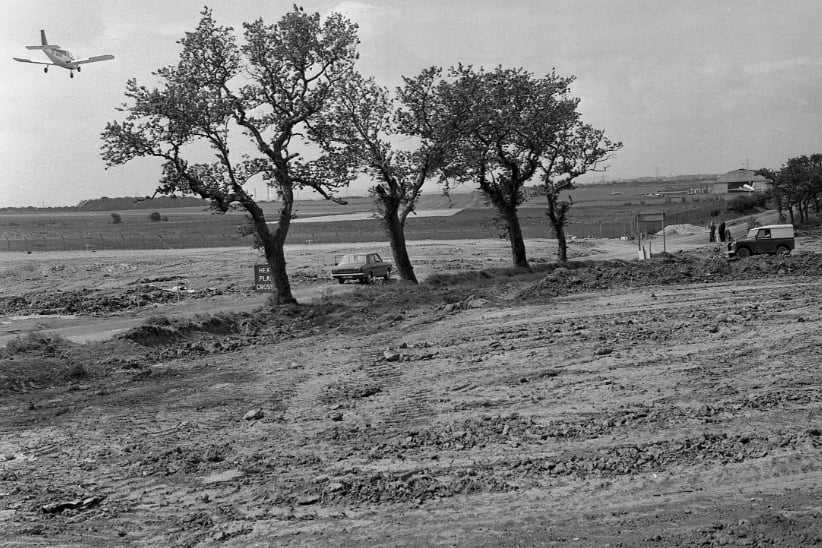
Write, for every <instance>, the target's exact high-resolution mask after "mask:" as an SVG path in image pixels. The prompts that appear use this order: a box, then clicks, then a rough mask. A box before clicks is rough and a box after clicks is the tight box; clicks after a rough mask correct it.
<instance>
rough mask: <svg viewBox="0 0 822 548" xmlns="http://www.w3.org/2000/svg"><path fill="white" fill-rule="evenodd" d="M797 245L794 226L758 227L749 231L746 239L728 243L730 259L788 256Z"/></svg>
mask: <svg viewBox="0 0 822 548" xmlns="http://www.w3.org/2000/svg"><path fill="white" fill-rule="evenodd" d="M795 245H796V244H795V240H794V231H793V225H766V226H757V227H754V228H752V229H750V230H748V233H747V234H746V235H745V237H744V238H741V239H739V240H732V241H730V242H728V257H739V258H740V259H744V258H745V257H749V256H750V255H760V254H766V253H767V254H771V255H787V254H788V253H790V252H791V251H792V250H793V249H794V247H795Z"/></svg>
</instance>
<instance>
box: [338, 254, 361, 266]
mask: <svg viewBox="0 0 822 548" xmlns="http://www.w3.org/2000/svg"><path fill="white" fill-rule="evenodd" d="M365 257H366V256H365V255H344V256H343V258H342V260H341V261H340V264H363V263H365Z"/></svg>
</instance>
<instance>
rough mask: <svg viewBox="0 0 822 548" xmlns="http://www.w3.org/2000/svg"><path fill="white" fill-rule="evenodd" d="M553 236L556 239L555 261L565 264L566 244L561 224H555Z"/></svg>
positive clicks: (566, 259)
mask: <svg viewBox="0 0 822 548" xmlns="http://www.w3.org/2000/svg"><path fill="white" fill-rule="evenodd" d="M554 234H555V235H556V237H557V260H558V261H559V262H561V263H567V262H568V242H567V241H566V239H565V225H564V224H563V223H557V224H555V225H554Z"/></svg>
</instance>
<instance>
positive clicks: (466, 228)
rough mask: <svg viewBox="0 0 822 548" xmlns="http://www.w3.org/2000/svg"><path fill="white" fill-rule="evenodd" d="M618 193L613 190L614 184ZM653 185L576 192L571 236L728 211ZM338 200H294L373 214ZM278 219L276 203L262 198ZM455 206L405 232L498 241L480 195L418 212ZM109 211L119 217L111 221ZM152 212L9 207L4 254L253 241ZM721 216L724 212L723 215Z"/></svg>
mask: <svg viewBox="0 0 822 548" xmlns="http://www.w3.org/2000/svg"><path fill="white" fill-rule="evenodd" d="M617 188H618V189H619V190H616V189H617ZM655 188H656V187H653V186H648V185H647V184H621V185H616V184H608V185H588V186H583V187H580V188H578V189H576V190H575V191H574V192H573V194H572V195H573V198H574V206H573V207H572V209H571V211H570V213H569V224H568V227H567V234H568V236H574V237H578V238H585V237H606V238H618V237H621V236H628V237H630V236H632V235H633V234H634V233H635V231H636V227H635V224H634V222H633V219H634V215H635V213H636V212H637V211H640V212H650V211H653V212H658V211H664V212H665V214H666V219H667V223H668V224H698V225H705V224H707V223H708V222H710V219H711V212H715V211H720V210H723V209H724V201H723V200H722V197H719V196H714V195H711V194H696V195H681V196H680V195H676V196H670V195H669V196H648V194H651V193H652V192H653V191H654V189H655ZM347 200H348V204H346V205H339V204H335V203H333V202H329V201H326V200H303V201H299V202H297V204H296V208H295V209H296V215H297V219H298V220H299V219H307V218H310V217H317V216H328V215H347V214H352V213H367V212H370V211H371V207H372V202H371V199H370V198H368V197H353V198H348V199H347ZM262 206H263V208H264V210H265V211H266V214H267V215H269V218H270V219H271V220H273V219H274V218H275V212H276V210H277V206H278V204H277V203H275V202H263V203H262ZM449 208H452V209H455V210H458V212H457V213H456V214H454V215H451V216H442V217H423V216H419V217H417V216H414V215H412V216H410V217H409V219H408V222H407V227H406V234H407V237H408V239H409V240H431V239H468V238H500V237H504V236H505V231H504V229H502V228H501V227H500V226H499V224H498V223H497V222H496V220H495V219H496V216H495V212H494V210H493V209H492V208H490V207H489V206H487V205H486V204H485V203H484V200H483V199H482V197H481V196H480V195H479V194H478V193H454V194H452V195H451V196H450V197H446V196H443V195H441V194H434V193H431V194H428V195H424V196H423V197H422V199H421V201H420V203H419V206H418V210H420V211H425V210H444V209H449ZM112 213H116V214H118V215H119V218H120V220H121V222H119V223H114V219H113V217H112ZM150 213H152V210H145V209H141V210H122V211H116V212H111V211H107V212H101V211H95V212H64V211H60V212H53V211H49V210H41V211H30V210H26V211H5V212H3V213H2V214H0V251H48V250H52V251H55V250H72V249H75V250H82V249H87V250H96V249H159V248H166V249H169V248H170V249H180V248H191V247H203V248H205V247H227V246H249V245H251V238H250V237H248V236H242V235H241V233H240V228H241V227H242V226H243V225H244V224H245V216H246V214H245V212H244V211H231V212H228V213H226V214H222V215H216V214H213V213H212V212H211V211H210V210H209V209H208V208H207V207H206V206H205V205H204V206H203V207H182V208H167V209H159V210H157V213H159V214H160V217H161V219H162V220H161V221H152V220H151V219H150V218H149V214H150ZM723 214H724V212H723ZM520 221H521V223H522V229H523V234H524V235H525V237H526V238H544V237H549V238H550V237H552V236H553V232H552V230H551V227H550V225H549V223H548V219H547V217H546V216H545V207H544V202H543V200H540V199H532V200H530V201H528V202H526V203H525V204H523V207H522V208H521V210H520ZM385 238H386V237H385V233H384V230H383V228H382V226H381V224H380V222H379V221H378V220H377V219H361V220H344V221H333V222H323V223H300V222H295V223H293V224H292V225H291V228H290V230H289V235H288V240H287V243H292V244H295V243H307V242H314V243H345V242H359V241H374V240H377V241H379V240H383V239H385Z"/></svg>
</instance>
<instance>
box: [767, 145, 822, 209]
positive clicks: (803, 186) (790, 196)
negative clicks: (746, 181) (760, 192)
mask: <svg viewBox="0 0 822 548" xmlns="http://www.w3.org/2000/svg"><path fill="white" fill-rule="evenodd" d="M757 173H759V174H760V175H763V176H765V177H766V178H767V179H770V180H771V182H772V183H773V186H772V192H773V198H774V201H775V202H776V209H777V211H778V212H779V217H780V219H783V220H784V219H785V211H787V213H788V218H789V220H790V222H791V224H794V223H796V222H797V220H798V222H799V223H800V224H801V223H805V222H807V221H808V215H809V214H810V208H811V206H812V205H813V208H814V211H815V212H816V213H819V212H820V208H821V206H822V204H820V202H819V195H820V194H822V154H811V155H810V156H804V155H803V156H796V157H794V158H790V159H788V161H787V162H785V164H784V165H783V166H782V167H781V168H780V169H779V170H778V171H774V170H771V169H760V170H759V171H758V172H757Z"/></svg>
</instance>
